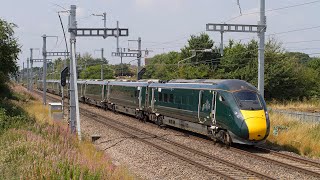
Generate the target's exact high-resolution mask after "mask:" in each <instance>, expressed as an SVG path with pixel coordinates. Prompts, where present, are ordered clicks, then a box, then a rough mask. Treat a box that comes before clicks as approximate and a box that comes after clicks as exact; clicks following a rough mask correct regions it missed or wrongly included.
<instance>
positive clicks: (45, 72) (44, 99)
mask: <svg viewBox="0 0 320 180" xmlns="http://www.w3.org/2000/svg"><path fill="white" fill-rule="evenodd" d="M42 39H43V47H42V56H43V104H44V105H46V104H47V94H46V93H47V36H46V35H45V34H44V35H43V36H42Z"/></svg>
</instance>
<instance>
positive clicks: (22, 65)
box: [22, 62, 24, 84]
mask: <svg viewBox="0 0 320 180" xmlns="http://www.w3.org/2000/svg"><path fill="white" fill-rule="evenodd" d="M23 83H24V62H22V84H23Z"/></svg>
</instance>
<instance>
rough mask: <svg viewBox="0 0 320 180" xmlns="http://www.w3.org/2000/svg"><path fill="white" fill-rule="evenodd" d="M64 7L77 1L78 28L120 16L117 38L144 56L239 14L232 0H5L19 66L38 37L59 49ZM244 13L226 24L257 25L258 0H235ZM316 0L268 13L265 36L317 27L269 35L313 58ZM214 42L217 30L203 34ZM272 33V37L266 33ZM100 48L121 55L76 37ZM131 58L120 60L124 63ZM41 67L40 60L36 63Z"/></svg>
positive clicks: (273, 1) (288, 0)
mask: <svg viewBox="0 0 320 180" xmlns="http://www.w3.org/2000/svg"><path fill="white" fill-rule="evenodd" d="M313 1H316V0H305V1H303V0H267V2H266V9H267V10H268V9H269V10H270V9H276V8H281V7H287V6H293V5H296V4H302V3H306V2H313ZM55 4H58V5H60V6H62V7H64V8H66V9H69V8H70V5H71V4H74V5H77V8H78V9H77V19H78V27H102V26H103V21H102V20H101V17H95V16H91V14H93V13H96V14H98V13H103V12H107V27H110V28H114V27H116V21H117V20H119V22H120V27H125V28H129V34H130V36H129V37H123V38H121V39H120V46H121V47H123V48H128V47H129V48H136V46H137V45H136V44H135V43H134V42H130V43H128V40H129V39H137V38H138V37H141V38H142V48H143V49H145V48H148V49H150V50H153V52H152V53H150V55H149V57H152V56H153V55H155V54H159V53H162V52H168V51H172V50H175V51H178V50H179V49H180V48H181V47H182V46H183V45H185V44H186V42H187V39H188V38H189V37H190V35H191V34H199V33H201V32H205V24H206V23H221V22H226V21H227V20H229V19H231V18H233V17H236V16H239V15H240V12H239V7H238V5H237V0H198V1H196V0H86V1H84V0H78V1H75V0H64V1H62V0H60V1H59V0H30V1H22V0H19V1H18V0H6V1H4V2H2V3H1V6H0V17H1V18H3V19H5V20H7V21H9V22H13V23H15V24H17V25H18V28H17V29H16V36H17V37H18V39H19V42H20V44H21V45H22V53H21V54H20V56H19V58H20V60H19V64H20V65H22V61H24V62H26V58H27V57H29V56H30V50H29V49H30V48H31V47H32V48H42V38H41V35H43V34H47V35H54V36H59V38H58V39H55V38H50V39H48V44H47V47H48V50H49V51H51V50H52V51H64V47H65V45H64V41H63V34H62V30H61V26H60V22H59V19H58V15H57V11H61V10H63V9H62V8H61V7H59V6H57V5H55ZM240 5H241V10H242V13H243V14H247V13H252V12H253V13H252V14H250V15H243V16H240V17H239V18H236V19H234V20H232V21H227V23H243V24H256V23H257V21H258V20H259V13H255V12H257V11H259V0H240ZM319 9H320V1H316V2H314V3H312V4H307V5H301V6H297V7H292V8H286V9H280V10H273V11H267V13H266V15H267V26H268V28H267V33H266V34H267V35H268V34H274V33H279V32H287V31H291V30H296V29H303V28H309V27H316V26H319V28H318V27H317V28H313V29H309V30H304V31H297V32H288V33H281V34H276V35H272V37H274V38H276V39H277V40H279V41H281V42H283V46H284V47H285V48H287V49H288V50H289V51H301V52H305V53H308V54H311V55H312V56H314V55H316V54H314V53H319V52H320V46H319V45H320V41H314V42H300V43H296V42H297V41H310V40H320V21H319V17H320V11H319ZM62 18H63V23H64V25H65V27H67V23H68V21H67V18H68V17H67V15H63V16H62ZM208 34H209V35H210V36H211V37H212V38H213V40H214V41H215V42H216V45H217V46H218V45H219V43H220V42H219V41H220V34H219V33H218V32H208ZM68 36H69V35H68ZM268 37H271V36H267V38H268ZM250 38H257V35H256V34H248V33H225V40H226V41H227V40H228V39H235V40H242V41H247V40H249V39H250ZM102 47H103V48H104V49H105V57H106V58H107V59H108V60H109V61H110V63H112V64H114V63H119V62H120V59H119V58H117V57H112V56H111V52H112V51H115V48H116V39H115V38H113V37H109V38H107V39H103V38H87V37H86V38H80V37H79V38H77V51H78V52H81V53H85V52H88V53H90V54H92V55H93V57H100V54H99V52H97V51H95V50H97V49H100V48H102ZM34 56H35V58H41V52H40V51H35V52H34ZM132 59H134V58H125V59H124V62H129V61H131V60H132ZM36 65H38V66H40V65H41V64H36Z"/></svg>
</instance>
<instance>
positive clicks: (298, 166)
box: [38, 92, 320, 179]
mask: <svg viewBox="0 0 320 180" xmlns="http://www.w3.org/2000/svg"><path fill="white" fill-rule="evenodd" d="M38 93H39V92H38ZM50 97H51V96H50ZM51 98H54V99H58V98H55V97H51ZM81 111H82V112H84V113H83V115H84V116H87V117H89V118H91V119H93V120H95V121H97V122H99V123H102V124H104V125H106V126H109V127H112V128H113V129H115V130H117V131H119V132H121V133H124V134H127V135H129V136H130V137H132V138H135V139H137V140H138V141H140V142H143V143H145V144H148V145H150V146H153V147H155V148H157V149H159V150H161V151H163V152H165V153H167V154H170V155H172V156H175V157H177V158H179V159H181V160H183V161H186V162H188V163H189V164H192V165H194V166H196V167H198V168H200V169H203V170H206V171H208V172H211V173H213V174H216V175H218V176H220V177H222V178H225V179H244V178H259V179H274V178H276V177H270V176H267V175H264V174H261V173H258V172H255V171H252V170H250V169H247V168H245V167H242V166H239V165H237V164H233V163H231V162H229V161H226V160H224V159H220V158H219V157H216V156H213V155H211V154H207V153H204V152H202V151H198V150H195V149H192V148H189V147H187V146H184V145H182V144H179V143H176V142H174V141H171V140H168V139H166V138H163V137H161V136H156V135H154V134H152V133H149V132H146V131H143V130H140V129H138V128H135V127H133V126H129V125H127V124H124V123H121V122H119V121H116V120H113V119H110V118H107V117H105V116H101V115H99V114H95V113H92V112H90V111H88V110H86V109H83V108H81ZM124 129H126V130H124ZM130 131H131V132H130ZM132 131H133V132H132ZM150 139H152V140H151V141H150ZM161 143H162V144H166V145H162V146H161V145H159V144H161ZM168 144H169V145H172V146H175V147H174V148H179V151H186V153H176V152H175V151H177V149H175V150H172V149H174V148H172V147H171V149H170V148H167V147H168ZM165 147H166V148H165ZM230 150H231V151H233V152H236V153H240V154H244V155H246V156H250V157H252V158H256V159H259V160H262V161H268V162H270V163H273V164H277V165H279V166H281V167H285V168H289V169H293V170H296V171H299V172H301V173H305V174H307V175H311V176H313V177H316V178H320V173H319V172H320V168H319V166H320V165H319V164H318V163H316V162H313V161H309V160H305V159H302V158H296V157H294V156H289V155H286V154H282V153H278V152H275V151H269V150H265V149H264V150H262V149H260V150H261V151H269V153H270V154H273V155H274V156H277V157H282V158H283V159H289V160H291V161H292V162H294V161H296V163H292V162H291V163H290V162H288V160H287V161H285V160H284V162H283V161H279V160H274V159H270V158H267V157H264V156H261V155H258V154H255V153H251V152H248V151H245V150H241V149H238V148H231V149H230ZM188 153H189V154H188ZM190 153H191V154H193V155H194V156H201V158H202V159H203V158H205V159H207V160H210V161H212V162H214V163H211V164H210V163H208V161H205V162H206V163H205V165H204V164H203V161H200V162H199V161H198V160H199V158H197V159H198V160H192V159H191V158H189V157H188V156H187V157H186V156H184V155H185V154H187V155H190ZM181 154H183V155H181ZM201 162H202V163H201ZM217 164H219V166H217ZM212 167H213V168H212ZM225 172H228V174H225Z"/></svg>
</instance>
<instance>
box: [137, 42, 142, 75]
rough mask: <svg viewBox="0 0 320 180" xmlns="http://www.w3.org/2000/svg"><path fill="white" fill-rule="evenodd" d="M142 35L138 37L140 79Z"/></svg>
mask: <svg viewBox="0 0 320 180" xmlns="http://www.w3.org/2000/svg"><path fill="white" fill-rule="evenodd" d="M141 54H142V53H141V37H139V38H138V58H137V59H138V69H137V80H139V79H140V77H139V72H140V67H141Z"/></svg>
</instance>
